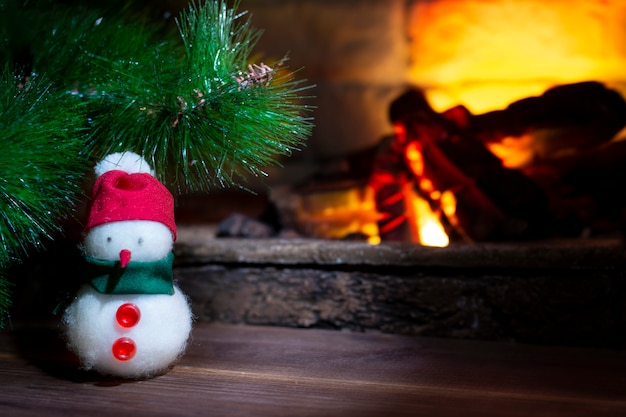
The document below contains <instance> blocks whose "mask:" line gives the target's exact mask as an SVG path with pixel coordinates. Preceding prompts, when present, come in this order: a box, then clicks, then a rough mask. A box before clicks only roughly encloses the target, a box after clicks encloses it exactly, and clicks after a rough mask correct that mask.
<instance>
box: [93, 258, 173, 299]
mask: <svg viewBox="0 0 626 417" xmlns="http://www.w3.org/2000/svg"><path fill="white" fill-rule="evenodd" d="M85 261H86V267H85V277H86V279H87V280H88V282H89V283H90V284H91V286H92V287H93V288H95V289H96V291H98V292H100V293H102V294H169V295H172V294H174V284H173V276H174V274H173V271H172V265H173V263H174V253H173V252H170V253H169V254H168V255H167V256H166V257H165V258H163V259H159V260H158V261H153V262H133V261H131V262H129V263H128V265H127V266H126V268H122V267H121V266H120V263H119V262H118V261H104V260H101V259H96V258H92V257H90V256H86V257H85Z"/></svg>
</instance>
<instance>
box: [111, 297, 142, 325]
mask: <svg viewBox="0 0 626 417" xmlns="http://www.w3.org/2000/svg"><path fill="white" fill-rule="evenodd" d="M140 318H141V311H139V307H137V306H136V305H135V304H131V303H126V304H122V305H121V306H120V307H119V308H118V309H117V312H116V313H115V319H116V320H117V322H118V324H119V325H120V326H122V327H133V326H134V325H136V324H137V323H138V322H139V319H140Z"/></svg>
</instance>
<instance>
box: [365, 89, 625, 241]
mask: <svg viewBox="0 0 626 417" xmlns="http://www.w3.org/2000/svg"><path fill="white" fill-rule="evenodd" d="M390 119H391V121H392V123H393V124H394V126H395V134H394V135H393V136H392V137H389V138H386V139H385V140H384V141H383V142H382V143H381V145H380V148H379V154H378V156H377V157H376V159H375V161H374V167H373V173H372V177H371V181H370V184H371V186H372V187H373V188H374V190H375V199H376V203H377V207H378V210H379V211H380V212H381V213H382V214H383V219H382V220H381V221H380V222H379V227H380V234H381V238H382V240H405V241H406V240H407V239H406V236H407V235H410V236H412V237H411V239H410V240H413V241H416V239H415V233H414V232H412V231H411V228H412V224H411V223H412V222H411V217H412V215H411V205H410V204H408V203H407V200H408V199H411V198H413V197H410V196H409V195H408V194H410V193H407V191H406V190H407V189H414V190H416V192H417V194H418V195H419V196H420V197H421V198H423V199H425V200H426V201H427V202H428V203H429V205H430V206H431V207H432V208H433V210H434V211H435V212H436V213H438V214H439V215H440V217H441V219H442V221H443V222H445V223H446V224H447V226H448V230H449V231H450V232H451V233H452V234H453V235H457V236H461V237H464V238H465V239H466V240H470V241H485V240H512V239H514V240H517V239H527V238H539V237H547V236H554V235H555V234H558V233H561V232H563V231H564V230H565V228H564V227H563V226H562V223H560V222H559V221H558V220H563V219H564V218H565V217H568V215H569V216H570V217H571V215H572V213H575V212H576V210H581V209H582V208H583V207H586V206H585V204H587V201H588V199H584V198H583V199H582V200H580V201H579V202H578V203H576V200H575V199H572V198H570V199H569V200H567V201H565V200H563V197H564V195H566V194H567V193H568V191H566V190H571V188H572V186H575V185H577V184H578V186H579V187H580V186H581V185H582V184H584V183H585V180H584V179H585V178H597V175H593V174H594V173H599V172H602V171H603V170H596V171H594V172H589V171H588V170H587V171H584V172H585V173H586V175H581V172H583V171H582V170H581V169H582V167H586V166H587V167H588V166H589V164H588V163H587V164H584V163H582V164H576V163H574V160H575V159H584V158H585V157H584V155H586V154H588V152H589V151H590V150H597V149H598V148H603V149H606V148H607V144H608V143H609V142H610V141H611V139H613V137H614V136H615V135H616V134H617V132H619V131H620V130H621V129H622V128H623V127H624V125H626V102H625V101H624V100H623V99H622V97H621V96H620V95H619V94H618V93H616V92H614V91H612V90H609V89H607V88H605V87H604V86H603V85H602V84H599V83H596V82H585V83H578V84H571V85H566V86H559V87H555V88H553V89H551V90H548V91H546V93H544V94H543V95H542V96H540V97H530V98H527V99H524V100H520V101H518V102H515V103H512V104H511V105H510V106H509V107H507V108H506V109H504V110H501V111H495V112H490V113H485V114H482V115H472V114H471V113H470V112H469V111H468V110H467V109H466V108H464V107H462V106H458V107H454V108H452V109H450V110H448V111H445V112H443V113H437V112H435V111H434V110H433V109H432V108H431V107H430V105H429V104H428V102H427V101H426V99H425V97H424V95H423V94H422V92H421V91H419V90H417V89H410V90H409V91H407V92H406V93H404V94H403V95H402V96H400V97H399V98H398V99H396V100H395V101H394V102H393V103H392V104H391V107H390ZM512 142H513V143H515V145H516V146H512V148H515V147H517V148H518V150H520V149H521V150H522V152H521V155H522V156H523V158H521V160H522V161H523V162H522V163H519V164H518V165H517V166H511V164H510V159H506V158H505V156H504V155H500V154H498V152H497V151H498V150H500V151H501V150H502V149H503V148H506V145H510V144H511V143H512ZM612 147H613V148H614V147H615V146H612ZM620 149H622V150H623V149H624V147H623V146H621V147H620ZM518 156H519V155H518ZM566 157H567V158H566ZM518 159H519V158H518ZM600 159H605V158H600ZM619 161H620V162H621V161H623V159H620V160H619ZM600 165H602V164H600ZM621 165H623V163H619V164H618V166H621ZM621 170H622V171H623V168H622V169H621ZM610 171H611V170H610ZM617 178H619V177H617ZM564 181H565V182H564ZM583 189H584V188H583ZM583 189H579V191H581V192H582V194H580V193H578V194H577V193H573V194H571V195H575V196H578V197H580V195H583V196H585V192H584V191H583ZM587 192H588V190H587ZM572 202H574V206H576V204H580V206H578V207H574V209H572V208H571V207H570V208H567V206H568V204H571V203H572ZM568 210H569V213H568ZM564 213H567V214H564ZM574 217H576V215H575V214H574ZM579 220H582V219H579ZM578 223H581V222H578ZM572 229H573V230H576V231H577V232H580V231H581V225H580V224H576V225H575V226H574V227H573V228H572ZM570 232H571V231H570Z"/></svg>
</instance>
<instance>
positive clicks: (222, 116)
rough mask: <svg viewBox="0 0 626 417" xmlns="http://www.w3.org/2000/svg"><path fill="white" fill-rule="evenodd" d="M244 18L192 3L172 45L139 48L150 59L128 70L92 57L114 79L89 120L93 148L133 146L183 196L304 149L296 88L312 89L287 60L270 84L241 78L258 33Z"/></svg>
mask: <svg viewBox="0 0 626 417" xmlns="http://www.w3.org/2000/svg"><path fill="white" fill-rule="evenodd" d="M245 16H246V15H245V13H242V14H236V12H235V10H234V9H229V8H227V7H226V5H225V3H224V2H221V1H216V2H207V3H204V4H203V5H197V4H195V3H192V4H191V6H190V7H189V9H188V10H187V11H186V12H183V13H182V14H181V16H180V17H179V19H178V20H177V24H178V28H179V33H180V38H179V39H178V40H179V42H178V43H174V42H169V43H167V44H163V43H159V44H156V45H152V46H151V47H150V46H149V47H146V48H144V49H143V50H144V51H151V52H152V54H151V57H152V58H150V57H146V58H145V59H137V58H135V61H134V62H135V65H133V66H132V67H130V66H129V65H127V62H126V61H121V60H114V59H111V58H109V57H106V56H96V54H93V58H94V61H95V62H97V63H98V64H99V65H101V66H102V68H108V69H107V72H108V73H109V74H110V77H112V78H114V79H115V80H116V83H115V85H109V86H108V87H107V90H106V92H107V100H108V104H110V105H111V106H110V108H109V109H108V110H107V111H101V112H99V116H98V117H97V118H95V119H94V120H95V133H94V136H93V141H92V142H91V143H90V147H91V148H93V149H98V148H99V149H103V150H102V151H101V152H100V153H110V152H114V151H122V150H128V149H130V150H133V151H135V152H137V153H139V154H141V155H143V156H144V158H146V159H147V160H148V161H149V162H151V163H152V165H153V166H154V167H155V169H156V172H157V174H158V175H159V176H160V179H161V180H162V181H163V182H164V183H165V184H166V185H168V186H171V188H176V189H177V190H178V191H179V192H184V191H189V190H191V191H208V190H209V189H211V188H212V187H214V186H229V185H237V184H238V183H240V182H244V181H245V179H246V177H247V175H249V174H251V175H257V176H258V175H264V173H263V171H262V169H263V168H264V167H266V166H268V165H273V164H275V163H278V158H279V157H281V156H285V155H289V154H290V153H291V152H292V150H294V149H297V148H298V147H300V146H302V145H303V144H304V141H305V140H306V138H307V137H308V136H309V135H310V133H311V129H312V121H311V119H310V118H306V117H304V115H303V113H304V112H305V111H308V110H310V108H309V107H307V106H306V105H303V104H300V102H301V100H302V99H303V98H304V97H302V96H299V94H300V93H302V92H303V91H304V90H305V89H308V88H311V87H312V86H304V84H303V81H295V80H294V79H293V78H294V73H293V72H289V70H288V68H287V67H286V65H284V63H285V62H284V60H281V61H279V62H277V63H275V64H274V66H273V67H272V77H268V78H267V80H266V81H267V82H264V83H251V84H250V83H249V84H247V85H246V86H243V84H242V82H241V81H238V79H240V78H241V76H242V75H241V74H245V71H246V68H248V65H249V64H250V63H249V59H250V55H251V53H252V50H253V48H254V46H255V44H256V41H257V39H258V38H259V36H260V34H261V32H260V31H257V30H255V29H253V28H252V26H251V25H250V21H249V20H247V19H245V18H244V17H245ZM134 56H135V57H140V56H141V55H140V54H139V53H136V54H135V55H134ZM155 57H157V59H155ZM174 64H178V65H174ZM274 74H275V75H274ZM242 86H243V87H244V88H242Z"/></svg>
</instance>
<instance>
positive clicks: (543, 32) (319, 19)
mask: <svg viewBox="0 0 626 417" xmlns="http://www.w3.org/2000/svg"><path fill="white" fill-rule="evenodd" d="M241 7H242V8H243V9H246V10H248V11H249V12H250V13H251V15H252V22H253V23H254V24H255V25H256V26H258V27H261V28H263V29H264V34H263V36H262V37H261V40H260V43H259V45H258V48H257V49H258V51H259V53H260V55H261V56H263V57H277V56H280V55H281V54H283V53H284V52H285V51H289V56H290V61H289V65H290V66H291V67H293V68H300V67H302V68H303V70H302V72H300V73H299V74H300V76H301V77H304V78H306V79H308V80H309V81H310V82H311V83H313V84H315V85H316V88H315V89H314V90H313V94H315V96H316V97H315V99H312V100H311V104H312V105H314V106H315V108H316V109H315V113H314V116H315V125H316V127H315V129H314V131H313V135H312V137H311V138H310V140H309V141H308V143H307V145H306V146H305V147H304V148H303V149H302V151H301V152H297V153H295V154H294V155H293V156H291V157H290V158H289V159H288V160H285V161H284V166H283V167H281V168H276V169H273V168H271V169H269V172H268V173H269V175H268V177H267V179H263V183H262V184H261V183H259V184H256V183H255V179H252V180H251V181H252V182H251V188H253V189H255V190H257V191H259V192H260V193H266V192H269V194H270V195H269V198H270V200H272V203H274V204H276V205H277V206H278V210H279V211H280V212H281V215H282V216H283V222H285V223H287V225H288V226H289V227H291V228H294V229H296V230H297V231H298V233H300V234H302V235H305V236H310V237H321V238H332V239H335V238H355V237H358V236H362V237H363V238H364V239H367V240H369V241H370V242H377V241H379V240H380V239H383V240H385V239H387V240H400V241H408V242H418V243H422V244H428V245H434V246H445V245H447V244H448V243H449V242H450V240H452V241H459V240H461V241H483V240H493V239H496V240H503V239H504V240H508V239H517V238H518V237H519V238H520V239H525V238H527V237H531V238H534V237H541V238H543V237H548V238H549V237H552V236H558V237H561V236H563V235H566V236H568V237H582V236H591V235H599V234H610V235H613V234H619V233H620V230H619V229H620V222H621V218H622V217H623V213H622V208H621V205H622V204H623V202H622V201H621V197H618V194H615V193H614V192H612V191H613V188H614V187H615V186H616V185H618V184H616V182H615V178H617V177H618V175H620V174H622V172H621V169H620V168H619V165H620V163H619V161H620V159H621V158H622V157H623V156H624V154H625V152H624V150H623V146H622V144H621V143H618V142H620V139H621V138H622V136H621V127H623V120H621V118H622V116H623V115H622V114H621V113H620V112H621V111H622V108H621V107H620V106H622V103H621V101H620V99H617V100H614V101H611V98H606V97H603V98H600V99H599V101H597V102H595V105H596V108H595V109H596V110H598V112H600V113H602V111H603V110H604V107H603V106H605V107H606V106H608V107H609V109H608V112H609V113H610V112H612V114H603V113H602V114H600V115H599V116H598V114H595V113H593V111H594V109H591V110H589V111H588V109H587V110H586V109H584V108H583V109H581V107H584V106H585V105H587V104H588V103H589V100H593V99H592V98H590V97H588V95H589V94H591V95H593V94H594V90H593V88H590V89H588V90H586V91H578V92H575V93H573V94H571V95H570V96H567V94H563V96H562V97H561V98H560V103H555V102H549V100H544V101H543V102H542V103H543V104H542V105H544V107H547V108H548V109H549V110H548V111H552V113H554V109H555V108H565V107H568V106H569V108H566V109H565V110H564V111H563V113H565V114H556V115H554V114H552V117H553V120H548V121H547V123H546V121H545V120H540V121H538V122H537V120H535V122H537V123H544V125H542V126H539V127H537V126H535V125H533V126H519V123H518V126H512V124H515V123H516V122H519V120H518V119H519V118H524V117H526V116H527V117H526V118H527V119H530V118H531V117H530V116H528V115H527V114H522V113H519V112H517V113H515V112H514V111H513V112H509V113H514V114H513V115H512V116H511V117H515V118H516V119H511V117H509V118H508V119H506V118H500V119H499V120H498V121H496V122H495V123H496V125H495V126H493V127H491V128H489V127H484V125H483V128H482V136H481V137H480V138H479V139H481V140H482V146H484V147H485V148H486V150H487V153H489V154H493V155H494V156H495V158H497V161H498V163H500V164H502V166H503V168H504V169H503V170H501V171H500V172H499V173H500V174H505V175H509V174H510V175H515V174H517V173H518V172H519V171H520V170H525V173H526V174H528V173H529V172H530V171H531V170H533V169H534V173H533V175H532V179H533V180H534V181H535V182H537V183H539V184H540V185H541V186H543V187H550V186H555V184H554V181H555V179H554V178H553V177H551V176H550V175H565V174H564V172H565V171H566V172H567V174H568V175H570V177H572V178H574V177H575V178H574V179H573V180H572V181H574V182H576V184H575V186H580V187H589V183H591V182H593V181H597V182H599V183H598V184H597V190H598V192H597V193H592V194H594V195H591V196H590V195H589V193H588V192H587V189H585V190H584V192H581V193H574V194H572V195H573V196H572V197H571V198H569V199H568V200H566V201H561V200H559V201H556V202H555V201H554V200H555V195H554V193H555V192H556V191H554V190H550V192H549V193H548V195H547V196H546V198H547V199H549V200H551V204H557V205H560V209H561V211H558V212H557V213H556V216H560V217H559V219H561V218H562V217H567V216H570V217H572V220H571V223H570V224H567V222H565V221H563V222H562V223H560V224H559V226H560V229H559V230H558V231H557V232H556V233H552V234H551V233H545V235H544V236H540V234H525V233H514V229H515V228H516V227H518V228H524V225H523V224H521V225H520V224H519V223H520V219H519V218H518V217H517V216H508V214H507V213H505V215H504V216H505V217H507V216H508V218H505V219H504V220H502V221H503V222H505V223H507V224H506V226H503V227H506V228H508V229H507V230H509V232H508V233H499V234H498V233H497V234H494V233H489V232H488V231H479V230H474V231H472V230H468V227H467V226H468V225H469V224H470V223H472V220H471V219H470V220H468V219H465V220H463V221H464V222H465V227H456V228H455V227H454V225H451V224H450V223H454V222H455V221H458V217H459V216H456V217H457V218H455V216H454V215H448V216H445V215H444V217H446V218H445V219H444V221H443V222H442V221H441V219H440V218H441V217H442V213H444V214H445V213H446V212H448V213H450V212H452V213H454V212H455V211H457V212H461V214H462V215H463V216H465V215H466V214H467V212H470V211H475V208H474V207H470V208H467V207H466V208H465V213H462V212H463V209H464V207H463V202H460V201H458V200H459V195H455V194H454V191H451V190H449V189H433V190H430V191H429V190H428V187H429V186H432V184H428V183H426V182H424V178H421V179H420V180H419V181H417V186H415V184H414V186H413V187H409V186H405V187H404V191H403V192H404V194H405V195H410V197H406V198H405V200H410V202H409V203H407V202H406V201H405V202H404V203H403V206H402V207H400V208H396V209H395V210H396V211H397V212H403V211H404V212H406V213H409V214H410V213H413V214H411V216H409V217H412V219H411V226H410V227H409V229H412V230H409V231H404V232H403V233H397V234H396V235H395V236H394V235H393V234H389V233H387V234H386V235H387V236H386V237H385V236H381V230H380V228H381V227H385V226H384V225H382V226H381V221H380V217H381V216H388V213H386V212H384V210H382V212H381V210H380V207H377V206H376V205H377V202H376V198H377V197H376V195H375V193H374V192H373V190H372V189H371V186H372V181H371V175H372V174H371V169H372V167H371V161H372V158H373V157H374V156H373V155H374V153H376V152H378V151H379V150H380V147H381V146H382V145H381V143H382V142H383V141H384V140H385V138H388V137H390V136H394V135H397V134H398V131H397V130H396V128H397V127H398V124H394V120H392V118H393V117H390V113H391V107H392V106H393V104H394V102H396V101H398V100H399V99H400V98H401V97H403V95H405V94H406V93H407V92H408V91H411V90H417V91H418V92H419V93H420V94H423V96H424V98H425V103H426V105H427V106H428V107H429V110H432V111H433V112H434V113H436V114H438V115H446V117H448V116H450V115H452V116H451V117H457V119H455V123H457V126H458V124H459V123H463V121H462V120H460V119H459V118H462V117H467V116H468V115H469V116H471V117H472V118H473V119H474V120H479V119H480V120H482V121H483V122H484V121H485V120H487V119H490V118H489V117H487V116H485V115H490V116H493V115H494V114H496V113H498V112H503V111H505V110H507V109H508V108H509V107H510V106H513V105H517V107H518V109H519V107H520V106H519V105H518V103H520V102H524V101H526V100H528V99H530V98H536V97H542V96H543V95H544V94H546V92H548V91H550V90H551V89H554V88H555V87H561V86H576V85H580V84H581V83H598V84H599V86H600V88H605V89H606V90H608V91H609V93H608V94H609V95H610V94H611V93H615V94H616V95H617V96H620V97H621V95H622V94H623V92H624V91H626V76H624V75H623V71H622V68H623V67H624V66H625V64H626V52H624V48H623V45H624V44H626V39H624V38H625V36H624V31H623V29H622V26H623V25H622V24H621V23H620V22H621V21H622V20H623V19H624V17H625V16H626V6H625V5H624V4H623V3H622V2H606V1H600V0H598V1H583V0H580V1H573V2H572V1H554V2H541V1H536V0H528V1H520V2H517V1H506V0H499V1H481V0H467V1H458V0H428V1H426V0H387V1H382V2H379V1H354V0H344V1H336V2H331V3H329V2H323V1H319V0H305V1H268V0H263V1H261V0H258V1H257V0H250V1H246V2H243V4H242V6H241ZM572 89H574V88H572ZM553 96H554V95H553ZM572 97H574V98H572ZM605 98H606V100H604V99H605ZM571 100H580V102H581V106H579V107H576V106H575V105H572V102H571ZM527 106H528V107H529V108H528V109H527V111H531V112H532V111H533V110H535V109H536V108H537V106H535V105H534V104H527ZM550 106H552V107H550ZM459 107H460V108H463V109H465V111H466V112H467V114H466V115H465V116H463V115H460V114H458V113H457V114H456V115H454V112H453V111H452V110H454V109H455V108H459ZM408 110H409V109H405V111H408ZM415 111H416V112H419V111H420V110H419V109H416V110H415ZM568 112H569V113H568ZM592 113H593V114H592ZM596 116H597V117H596ZM538 117H542V116H541V115H539V116H538ZM568 117H569V118H570V120H569V121H570V122H571V123H572V124H573V125H574V126H570V125H567V122H566V121H564V120H563V119H567V118H568ZM580 117H589V118H591V119H590V120H589V121H588V123H586V124H585V125H584V126H582V127H581V128H580V129H578V128H579V126H576V123H577V122H579V121H580ZM594 117H596V118H595V119H594ZM603 117H604V118H603ZM611 117H613V118H611ZM449 118H450V117H448V119H449ZM491 119H492V120H493V119H495V118H494V117H491ZM498 123H499V124H500V125H497V124H498ZM507 123H508V124H509V125H507ZM474 126H475V124H474ZM607 126H608V128H607ZM405 127H406V126H405ZM526 127H529V129H525V128H526ZM507 128H508V131H507ZM490 129H491V130H490ZM497 129H500V130H505V132H495V131H496V130H497ZM533 129H534V130H533ZM489 130H490V131H491V133H493V134H494V135H495V134H496V133H497V134H498V135H500V136H498V138H497V140H494V139H493V138H487V137H486V136H488V134H489V133H485V132H487V131H489ZM529 131H531V132H530V133H529ZM464 133H467V132H464ZM479 133H480V132H479ZM538 137H541V138H543V139H544V140H543V141H539V140H538V139H537V138H538ZM545 137H547V139H545ZM533 138H534V139H533ZM608 143H610V146H609V145H608ZM600 145H602V146H600ZM546 148H549V149H548V150H547V151H546ZM606 148H609V149H606ZM409 151H412V152H413V153H410V152H409V153H407V154H406V155H404V156H405V159H406V158H409V159H410V155H414V156H415V155H417V154H416V153H415V149H412V150H409ZM541 152H544V153H545V152H551V153H550V157H551V158H552V157H554V156H555V155H557V154H558V156H559V158H558V160H557V159H556V158H552V159H551V160H550V161H549V162H550V164H549V167H548V168H549V169H548V170H549V171H550V173H546V172H544V171H545V168H546V166H545V164H544V165H538V164H532V163H531V162H529V161H532V160H533V158H534V159H535V160H536V159H537V157H538V156H539V157H543V156H545V155H544V154H541ZM587 153H588V155H589V156H588V157H586V156H585V155H586V154H587ZM485 155H486V154H485ZM418 156H419V155H418ZM420 157H421V156H420ZM448 159H449V158H448ZM544 161H545V158H544ZM426 162H427V163H429V164H431V165H432V164H433V162H432V161H431V162H428V161H426ZM448 162H449V161H448ZM399 163H406V161H400V162H399ZM409 164H410V162H409ZM434 164H435V165H436V164H437V162H434ZM574 164H580V167H581V168H580V170H578V169H575V168H573V166H574ZM609 165H610V167H609ZM457 168H458V167H457ZM609 168H610V169H609ZM542 169H544V171H542V172H541V173H540V172H539V171H540V170H542ZM596 169H597V171H596ZM554 171H557V172H556V174H555V173H554ZM614 171H615V172H614ZM496 175H497V174H496ZM510 175H509V176H510ZM610 175H613V180H611V181H608V182H606V181H605V180H606V179H607V178H608V176H610ZM425 180H428V181H432V180H433V179H432V178H425ZM467 180H468V181H472V178H471V177H468V178H467ZM420 181H421V186H420ZM511 181H512V182H511V183H505V184H504V185H502V187H503V188H504V189H506V188H516V187H520V186H522V188H521V189H520V191H521V190H527V189H525V188H524V186H523V185H520V184H521V183H520V182H518V181H513V180H511ZM557 181H561V180H560V179H557ZM581 184H582V185H581ZM268 185H269V187H267V186H268ZM556 186H557V187H560V188H559V189H560V190H561V191H562V189H563V188H567V187H570V186H572V182H567V183H565V184H562V183H560V182H559V183H558V184H556ZM255 187H256V188H255ZM398 187H400V188H402V187H403V186H402V185H401V184H399V185H398ZM268 190H269V191H268ZM482 191H484V190H478V194H476V193H475V194H474V196H472V197H469V198H470V199H473V200H475V199H476V198H484V197H485V196H484V195H482V196H481V195H480V194H481V192H482ZM527 191H528V192H530V193H532V190H527ZM544 192H545V189H544ZM482 194H484V193H482ZM609 195H613V197H608V196H609ZM433 196H434V198H433ZM487 199H488V200H489V196H487ZM594 199H601V200H603V201H602V202H601V204H602V206H601V207H600V208H598V207H596V206H595V204H596V202H597V200H594ZM433 200H436V201H433ZM538 200H539V199H535V197H534V196H530V197H529V200H528V201H526V202H525V205H526V207H528V208H529V209H533V208H534V207H535V206H536V203H537V204H539V203H538ZM379 203H380V202H379ZM487 203H488V204H491V203H493V201H491V202H489V201H487ZM459 204H460V206H459ZM617 205H619V207H618V206H617ZM372 207H374V209H372ZM482 209H484V210H483V212H481V213H479V214H478V215H479V216H480V215H483V216H487V217H489V216H492V217H493V216H496V217H497V216H502V213H495V211H498V210H500V207H496V208H495V209H494V210H491V211H492V213H491V214H486V213H485V211H489V209H485V207H484V206H483V207H482ZM567 210H569V211H567ZM594 210H596V211H602V212H603V215H604V214H606V212H607V211H611V214H610V216H611V217H610V218H607V217H606V216H604V217H603V216H599V218H589V216H592V217H593V216H594V215H593V214H591V211H594ZM479 211H480V210H479ZM457 214H458V213H457ZM551 214H554V213H551ZM585 216H587V217H585ZM526 220H527V219H521V223H525V222H526ZM489 221H493V222H495V221H496V220H493V218H492V219H491V220H487V223H488V222H489ZM476 222H480V219H476ZM417 223H421V225H420V226H417ZM442 223H443V224H442ZM446 223H447V224H446ZM549 224H552V223H550V222H549V221H548V225H549ZM533 226H534V225H533ZM493 227H495V226H493V225H491V224H486V225H484V227H483V229H484V228H487V229H489V228H493ZM541 227H542V226H541V225H538V226H537V227H536V228H539V229H541ZM544 227H545V226H544ZM500 229H502V228H500ZM424 230H430V231H431V232H430V237H424V236H422V235H423V234H424V233H423V231H424ZM382 235H385V233H382ZM399 235H400V236H399ZM433 235H434V237H432V236H433Z"/></svg>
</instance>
